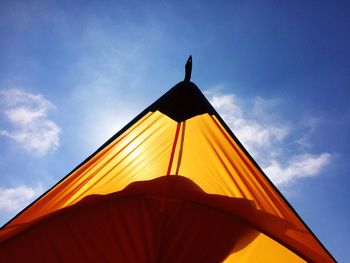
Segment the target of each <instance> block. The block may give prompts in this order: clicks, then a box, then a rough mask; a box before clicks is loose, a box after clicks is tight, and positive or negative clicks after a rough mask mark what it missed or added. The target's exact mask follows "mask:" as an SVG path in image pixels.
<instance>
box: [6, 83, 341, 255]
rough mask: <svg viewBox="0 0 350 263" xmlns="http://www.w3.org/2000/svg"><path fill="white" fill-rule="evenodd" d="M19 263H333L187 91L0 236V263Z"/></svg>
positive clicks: (114, 141) (149, 113)
mask: <svg viewBox="0 0 350 263" xmlns="http://www.w3.org/2000/svg"><path fill="white" fill-rule="evenodd" d="M18 251H23V253H22V252H21V253H18ZM28 258H31V259H34V261H35V262H62V261H64V262H97V261H99V262H100V261H103V262H222V261H225V262H281V259H283V262H305V261H306V262H335V260H334V259H333V257H332V256H331V255H330V254H329V252H328V251H327V250H326V249H325V248H324V247H323V245H322V244H321V243H320V242H319V240H318V239H317V238H316V237H315V235H314V234H313V233H312V232H311V230H310V229H309V228H308V227H307V226H306V225H305V223H304V222H303V221H302V220H301V218H300V217H299V216H298V215H297V213H296V212H295V211H294V209H293V208H292V207H291V206H290V205H289V204H288V202H287V201H286V200H285V198H284V197H283V196H282V195H281V194H280V193H279V191H278V190H277V189H276V188H275V187H274V186H273V184H272V183H271V182H270V181H269V179H268V178H267V177H266V175H265V174H264V173H263V171H262V170H261V169H260V168H259V166H258V165H257V164H256V163H255V161H254V160H253V159H252V158H251V157H250V155H249V154H248V152H247V151H246V150H245V149H244V147H243V146H242V145H241V143H240V142H239V141H238V139H237V138H236V137H235V136H234V134H233V133H232V132H231V131H230V129H229V128H228V127H227V125H226V124H225V123H224V121H223V120H222V119H221V118H220V116H219V115H218V114H217V113H216V111H215V110H214V108H213V107H212V106H211V105H210V103H209V102H208V101H207V100H206V98H205V97H204V96H203V94H202V93H201V92H200V90H199V89H198V88H197V86H196V85H195V84H193V83H192V82H189V81H183V82H180V83H179V84H177V85H176V86H175V87H173V88H172V89H171V90H170V91H168V92H167V93H166V94H165V95H163V96H162V97H161V98H160V99H158V100H157V101H156V102H155V103H153V104H152V105H151V106H150V107H148V108H147V109H146V110H144V111H143V112H142V113H141V114H140V115H139V116H137V117H136V118H135V119H134V120H132V121H131V122H130V123H129V124H128V125H127V126H126V127H124V128H123V129H122V130H121V131H120V132H118V133H117V134H116V135H115V136H113V137H112V138H111V139H110V140H109V141H107V142H106V143H105V144H104V145H103V146H101V147H100V149H98V150H97V151H96V152H95V153H94V154H92V155H91V156H90V157H89V158H87V159H86V160H85V161H84V162H83V163H82V164H80V165H79V166H78V167H77V168H76V169H74V170H73V171H72V172H71V173H70V174H68V175H67V176H66V177H65V178H63V179H62V180H61V181H60V182H58V183H57V184H56V185H55V186H54V187H52V188H51V189H50V190H49V191H47V192H46V193H45V194H44V195H42V196H41V197H40V198H38V199H37V200H36V201H35V202H33V203H32V204H31V205H30V206H28V207H27V208H26V209H24V210H23V211H22V212H21V213H20V214H19V215H17V216H16V217H15V218H14V219H12V220H11V221H10V222H9V223H7V224H6V225H5V226H4V227H3V228H2V229H1V231H0V262H20V261H26V259H28Z"/></svg>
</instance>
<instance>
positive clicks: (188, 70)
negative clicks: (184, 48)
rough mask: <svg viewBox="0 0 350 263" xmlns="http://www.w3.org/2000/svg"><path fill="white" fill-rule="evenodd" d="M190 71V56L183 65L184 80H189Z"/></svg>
mask: <svg viewBox="0 0 350 263" xmlns="http://www.w3.org/2000/svg"><path fill="white" fill-rule="evenodd" d="M191 73H192V56H191V55H190V57H189V58H188V60H187V62H186V66H185V80H184V81H190V80H191Z"/></svg>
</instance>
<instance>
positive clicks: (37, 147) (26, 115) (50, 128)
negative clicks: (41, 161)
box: [0, 88, 60, 155]
mask: <svg viewBox="0 0 350 263" xmlns="http://www.w3.org/2000/svg"><path fill="white" fill-rule="evenodd" d="M0 98H1V102H2V104H3V105H2V107H1V113H2V115H4V116H5V117H6V119H7V120H8V122H9V123H10V124H11V126H12V127H11V128H12V129H11V130H8V129H2V130H0V135H2V136H6V137H8V138H11V139H13V140H15V141H16V142H17V143H18V144H20V145H21V146H22V147H23V148H24V149H26V150H27V151H29V152H32V153H36V154H38V155H44V154H46V153H47V152H49V151H52V150H55V149H56V148H57V147H58V146H59V133H60V128H59V127H58V125H57V124H56V123H55V122H53V121H52V120H50V119H48V116H47V113H48V111H49V110H51V109H55V106H54V105H53V104H52V103H51V102H50V101H48V100H47V99H45V98H44V97H43V96H42V95H34V94H31V93H29V92H26V91H24V90H22V89H18V88H12V89H7V90H2V91H1V93H0Z"/></svg>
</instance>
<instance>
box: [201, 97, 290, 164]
mask: <svg viewBox="0 0 350 263" xmlns="http://www.w3.org/2000/svg"><path fill="white" fill-rule="evenodd" d="M206 94H207V96H208V97H209V100H210V102H211V103H212V105H213V106H214V108H216V110H217V111H218V112H219V113H220V115H221V117H222V118H223V119H224V120H225V122H226V123H227V125H228V126H230V128H231V129H232V131H233V132H234V133H235V135H236V136H237V137H238V138H239V140H240V141H241V142H242V143H243V145H244V146H245V147H246V148H247V150H248V151H250V152H253V153H254V156H255V157H257V158H258V157H260V156H261V155H264V156H266V154H268V156H270V157H273V156H274V155H276V154H277V150H278V149H277V148H276V145H277V144H279V143H280V142H282V141H283V140H284V139H285V138H286V137H287V136H288V134H289V133H290V129H289V127H288V125H281V124H280V123H274V122H272V121H267V120H265V119H264V122H263V121H259V119H254V118H250V117H249V116H248V114H247V113H246V112H247V111H249V112H252V111H253V110H254V111H255V110H256V105H253V106H249V107H245V106H244V103H243V102H241V101H240V100H239V99H238V98H237V97H236V96H235V95H234V94H220V93H219V92H213V91H209V92H206ZM259 100H260V101H261V98H260V99H259ZM243 108H247V109H245V110H244V111H243V110H242V109H243ZM249 109H250V110H249ZM261 113H262V112H260V114H261ZM268 150H269V151H268Z"/></svg>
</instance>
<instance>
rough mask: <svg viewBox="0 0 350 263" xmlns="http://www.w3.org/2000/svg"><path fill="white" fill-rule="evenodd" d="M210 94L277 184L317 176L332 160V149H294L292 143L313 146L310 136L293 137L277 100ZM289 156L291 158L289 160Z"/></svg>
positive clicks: (236, 132) (212, 101)
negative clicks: (276, 106) (278, 114)
mask: <svg viewBox="0 0 350 263" xmlns="http://www.w3.org/2000/svg"><path fill="white" fill-rule="evenodd" d="M206 95H207V96H208V98H209V100H210V102H211V103H212V105H213V106H214V107H215V108H216V110H217V111H218V112H219V114H220V115H221V117H222V118H223V119H224V120H225V122H226V123H227V125H228V126H229V127H230V128H231V130H232V131H233V133H234V134H235V135H236V136H237V138H238V139H239V140H240V141H241V142H242V144H243V145H244V146H245V147H246V148H247V150H248V151H249V152H250V153H251V155H252V156H253V157H254V158H255V159H256V160H257V161H258V163H259V164H260V165H261V166H262V169H263V170H264V172H265V173H266V174H267V176H269V178H270V179H271V180H272V181H273V182H274V183H275V184H277V185H286V184H288V183H290V182H293V181H295V180H296V179H298V178H301V177H309V176H315V175H317V174H319V173H320V172H321V170H322V168H324V167H325V166H327V165H328V164H329V162H330V159H331V154H329V153H320V154H314V155H311V154H309V153H308V152H305V149H306V147H303V149H302V150H303V151H302V152H295V151H294V152H293V151H291V148H292V147H290V145H291V144H295V146H298V145H299V146H300V144H301V143H303V144H305V145H309V146H310V145H311V144H310V142H309V139H308V137H309V136H307V135H306V134H301V135H300V139H298V140H294V141H292V140H291V139H289V138H290V137H292V136H291V135H292V133H293V130H292V129H291V128H290V125H289V124H288V123H286V122H283V121H281V120H276V118H275V117H276V112H277V111H276V109H274V103H273V101H268V100H264V99H263V98H260V97H259V98H255V99H254V100H252V101H248V102H247V101H243V100H242V99H239V98H237V96H236V95H234V94H222V93H221V92H219V91H218V90H217V89H216V90H215V91H213V90H210V91H207V92H206ZM267 111H268V112H267ZM271 116H274V118H271ZM287 145H288V147H287ZM299 148H300V147H299ZM308 148H310V147H308ZM286 149H287V150H286ZM286 159H288V160H289V161H288V162H285V161H284V160H286Z"/></svg>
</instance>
